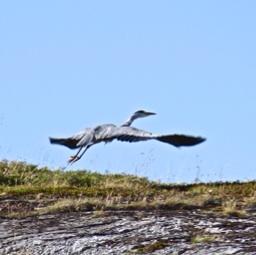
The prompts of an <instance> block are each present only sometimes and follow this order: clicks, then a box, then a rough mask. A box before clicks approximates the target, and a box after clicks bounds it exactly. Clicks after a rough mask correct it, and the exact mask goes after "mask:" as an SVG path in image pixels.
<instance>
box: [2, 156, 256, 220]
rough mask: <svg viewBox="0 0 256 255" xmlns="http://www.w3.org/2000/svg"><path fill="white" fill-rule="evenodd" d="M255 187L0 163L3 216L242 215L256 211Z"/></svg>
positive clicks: (238, 183) (255, 184) (6, 162)
mask: <svg viewBox="0 0 256 255" xmlns="http://www.w3.org/2000/svg"><path fill="white" fill-rule="evenodd" d="M255 205H256V182H255V181H251V182H233V183H228V182H219V183H207V184H206V183H196V184H184V185H177V184H163V183H157V182H152V181H149V180H148V179H147V178H142V177H137V176H133V175H127V174H99V173H95V172H89V171H63V170H54V171H53V170H50V169H47V168H39V167H38V166H36V165H31V164H27V163H24V162H14V161H12V162H8V161H1V162H0V216H5V217H18V216H27V215H38V214H45V213H53V212H66V211H80V210H90V211H105V210H160V209H162V210H164V209H194V208H200V209H204V210H211V211H215V212H218V213H223V214H224V215H227V216H229V215H232V216H243V215H245V214H246V213H247V211H249V210H251V209H252V208H255V207H256V206H255Z"/></svg>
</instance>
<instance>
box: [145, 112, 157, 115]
mask: <svg viewBox="0 0 256 255" xmlns="http://www.w3.org/2000/svg"><path fill="white" fill-rule="evenodd" d="M147 115H156V113H155V112H147Z"/></svg>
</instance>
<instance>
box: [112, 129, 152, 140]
mask: <svg viewBox="0 0 256 255" xmlns="http://www.w3.org/2000/svg"><path fill="white" fill-rule="evenodd" d="M113 137H114V139H117V140H119V141H122V142H140V141H146V140H149V139H152V138H154V137H155V136H154V135H153V134H152V133H150V132H147V131H144V130H141V129H137V128H134V127H117V128H116V129H115V130H114V133H113Z"/></svg>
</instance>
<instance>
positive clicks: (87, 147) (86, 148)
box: [75, 145, 92, 162]
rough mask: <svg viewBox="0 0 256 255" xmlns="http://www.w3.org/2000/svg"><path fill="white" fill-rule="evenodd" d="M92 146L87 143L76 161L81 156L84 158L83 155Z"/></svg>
mask: <svg viewBox="0 0 256 255" xmlns="http://www.w3.org/2000/svg"><path fill="white" fill-rule="evenodd" d="M91 146H92V145H87V146H86V147H85V148H84V151H83V152H82V153H81V154H80V156H79V157H78V156H77V159H76V160H75V162H76V161H77V160H79V159H80V158H82V157H83V155H84V154H85V152H86V151H87V150H88V149H89V148H90V147H91Z"/></svg>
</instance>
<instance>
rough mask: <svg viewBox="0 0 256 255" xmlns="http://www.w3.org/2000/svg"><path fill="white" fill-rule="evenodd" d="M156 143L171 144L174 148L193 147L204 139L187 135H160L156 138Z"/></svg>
mask: <svg viewBox="0 0 256 255" xmlns="http://www.w3.org/2000/svg"><path fill="white" fill-rule="evenodd" d="M156 139H157V140H158V141H161V142H164V143H168V144H171V145H173V146H175V147H180V146H193V145H197V144H199V143H202V142H204V141H205V140H206V139H205V138H203V137H200V136H197V137H195V136H188V135H161V136H158V137H156Z"/></svg>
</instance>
